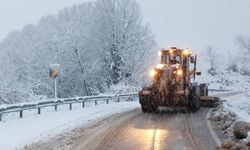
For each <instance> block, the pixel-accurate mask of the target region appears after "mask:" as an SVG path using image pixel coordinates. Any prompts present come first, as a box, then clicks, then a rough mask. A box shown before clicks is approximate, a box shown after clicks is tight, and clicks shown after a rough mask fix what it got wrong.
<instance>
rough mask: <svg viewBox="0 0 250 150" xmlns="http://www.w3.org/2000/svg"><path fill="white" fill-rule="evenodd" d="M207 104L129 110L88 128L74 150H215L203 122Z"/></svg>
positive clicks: (214, 145) (214, 144)
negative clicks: (192, 108) (192, 109)
mask: <svg viewBox="0 0 250 150" xmlns="http://www.w3.org/2000/svg"><path fill="white" fill-rule="evenodd" d="M208 111H209V109H208V108H201V109H200V110H199V111H198V112H196V113H173V112H172V113H171V112H167V111H161V112H159V113H151V114H148V113H142V112H141V110H140V109H136V110H133V111H131V112H128V113H126V114H124V115H121V116H120V117H118V118H113V119H110V120H109V121H108V122H106V123H105V124H103V125H100V126H97V127H96V128H94V129H91V131H88V132H87V133H88V134H87V135H86V136H83V138H82V139H80V142H79V143H77V144H76V145H75V146H73V147H72V149H74V150H84V149H88V150H91V149H93V150H95V149H98V150H99V149H101V150H216V149H217V147H216V143H215V142H214V140H213V138H212V137H211V135H210V133H209V130H208V128H207V126H206V114H207V112H208Z"/></svg>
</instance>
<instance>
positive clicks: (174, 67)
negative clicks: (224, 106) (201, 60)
mask: <svg viewBox="0 0 250 150" xmlns="http://www.w3.org/2000/svg"><path fill="white" fill-rule="evenodd" d="M159 56H160V57H161V62H160V64H158V65H157V66H156V67H155V68H154V70H152V71H151V72H150V76H151V77H153V84H152V85H151V86H150V87H144V88H143V89H142V90H141V91H140V92H139V102H140V104H141V108H142V111H143V112H153V111H156V110H158V107H159V106H163V107H170V108H176V107H186V108H187V109H188V110H190V111H192V112H195V111H197V110H199V109H200V107H201V106H207V107H211V106H216V105H217V104H218V101H219V98H217V97H209V96H208V86H207V85H206V84H198V83H197V82H195V77H196V75H201V72H197V69H196V62H197V55H193V54H192V53H191V51H190V50H188V49H178V48H176V47H171V48H169V49H162V50H161V51H160V52H159Z"/></svg>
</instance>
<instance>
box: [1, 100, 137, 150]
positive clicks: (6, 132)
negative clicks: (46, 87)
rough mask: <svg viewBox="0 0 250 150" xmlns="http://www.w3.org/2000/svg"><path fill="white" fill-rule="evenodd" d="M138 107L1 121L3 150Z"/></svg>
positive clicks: (120, 106)
mask: <svg viewBox="0 0 250 150" xmlns="http://www.w3.org/2000/svg"><path fill="white" fill-rule="evenodd" d="M138 107H139V103H138V102H137V101H135V102H121V103H113V104H110V105H98V106H93V107H88V108H84V109H77V110H72V111H69V110H64V111H58V112H50V113H44V114H42V115H35V116H34V115H31V116H27V117H25V118H22V119H14V120H8V121H4V122H0V146H1V147H0V149H2V150H13V149H19V148H22V147H24V146H25V145H26V144H31V143H32V142H36V141H39V140H43V139H48V138H50V137H53V136H55V135H56V134H59V133H62V132H66V131H70V130H71V129H74V128H76V127H78V126H87V125H88V124H91V123H92V122H94V121H96V120H98V119H101V118H104V117H107V116H109V115H112V114H115V113H121V112H125V111H130V110H133V109H135V108H138Z"/></svg>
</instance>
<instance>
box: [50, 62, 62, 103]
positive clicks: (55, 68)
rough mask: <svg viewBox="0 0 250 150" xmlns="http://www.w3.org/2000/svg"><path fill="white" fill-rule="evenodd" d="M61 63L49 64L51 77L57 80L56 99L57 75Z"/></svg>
mask: <svg viewBox="0 0 250 150" xmlns="http://www.w3.org/2000/svg"><path fill="white" fill-rule="evenodd" d="M59 72H60V65H59V64H50V66H49V78H50V79H53V80H54V82H55V99H57V85H56V83H57V81H56V79H57V77H58V76H59Z"/></svg>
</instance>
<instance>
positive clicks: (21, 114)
mask: <svg viewBox="0 0 250 150" xmlns="http://www.w3.org/2000/svg"><path fill="white" fill-rule="evenodd" d="M19 116H20V118H23V111H22V110H20V114H19Z"/></svg>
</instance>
